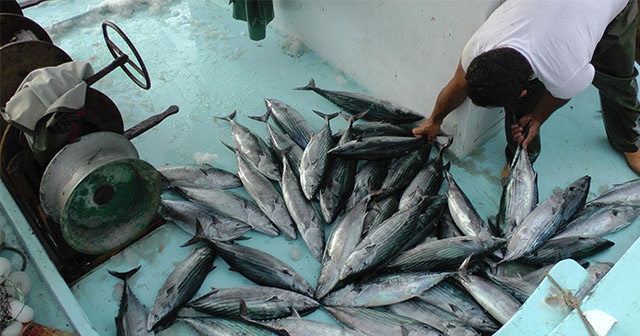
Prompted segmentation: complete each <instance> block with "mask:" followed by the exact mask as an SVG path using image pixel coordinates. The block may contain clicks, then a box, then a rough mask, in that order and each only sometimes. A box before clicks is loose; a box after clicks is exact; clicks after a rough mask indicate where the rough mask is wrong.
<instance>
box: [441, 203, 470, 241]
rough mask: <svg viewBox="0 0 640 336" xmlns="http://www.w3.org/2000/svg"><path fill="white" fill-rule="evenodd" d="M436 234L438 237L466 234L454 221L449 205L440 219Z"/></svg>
mask: <svg viewBox="0 0 640 336" xmlns="http://www.w3.org/2000/svg"><path fill="white" fill-rule="evenodd" d="M436 236H437V237H438V239H445V238H451V237H460V236H464V233H462V231H460V229H458V226H457V225H456V223H455V222H454V221H453V217H452V216H451V212H450V211H449V206H448V205H447V206H446V209H445V210H444V211H443V214H442V217H440V220H439V221H438V224H437V232H436Z"/></svg>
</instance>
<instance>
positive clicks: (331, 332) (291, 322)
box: [241, 307, 366, 336]
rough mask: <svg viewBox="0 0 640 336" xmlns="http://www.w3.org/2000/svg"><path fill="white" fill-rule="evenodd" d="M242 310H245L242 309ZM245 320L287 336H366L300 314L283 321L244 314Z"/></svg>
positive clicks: (294, 313)
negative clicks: (261, 318) (256, 317)
mask: <svg viewBox="0 0 640 336" xmlns="http://www.w3.org/2000/svg"><path fill="white" fill-rule="evenodd" d="M241 309H243V308H242V307H241ZM242 315H243V318H244V319H245V320H246V321H248V322H249V323H252V324H255V325H259V326H262V327H264V328H266V329H269V330H272V331H273V332H275V333H277V334H279V335H287V336H314V335H317V336H366V335H364V334H362V333H360V332H359V331H355V330H352V329H349V328H345V327H343V326H341V325H335V324H329V323H326V322H320V321H314V320H310V319H303V318H301V317H300V315H299V314H298V312H296V311H295V310H294V311H293V315H292V316H289V317H285V318H282V319H272V320H254V319H251V318H250V317H248V316H246V314H244V313H242Z"/></svg>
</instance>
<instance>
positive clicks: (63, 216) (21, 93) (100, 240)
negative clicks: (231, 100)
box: [0, 14, 178, 281]
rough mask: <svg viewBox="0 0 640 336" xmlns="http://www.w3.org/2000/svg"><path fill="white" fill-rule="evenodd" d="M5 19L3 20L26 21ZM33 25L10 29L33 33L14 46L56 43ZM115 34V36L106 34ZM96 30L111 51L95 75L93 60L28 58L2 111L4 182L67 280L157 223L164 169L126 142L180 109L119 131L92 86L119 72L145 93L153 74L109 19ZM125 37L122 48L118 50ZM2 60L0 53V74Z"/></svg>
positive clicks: (113, 112)
mask: <svg viewBox="0 0 640 336" xmlns="http://www.w3.org/2000/svg"><path fill="white" fill-rule="evenodd" d="M2 15H3V19H2V20H4V21H1V22H14V21H16V22H23V21H24V22H28V21H25V20H24V19H15V18H14V17H13V16H11V19H8V20H7V19H4V16H5V15H6V16H7V17H8V15H9V14H2ZM15 16H16V17H19V16H17V15H15ZM9 20H13V21H9ZM18 20H22V21H18ZM23 25H26V24H23ZM37 27H39V26H37V24H35V23H34V24H32V25H30V26H28V28H31V30H32V31H33V32H34V33H32V34H23V33H15V34H14V35H17V36H22V35H26V36H29V37H31V38H28V39H26V40H27V41H28V42H11V43H18V44H19V43H23V44H30V43H33V41H34V38H33V36H35V37H37V38H38V39H42V40H46V42H45V41H39V42H42V43H48V44H49V45H52V44H51V42H50V41H51V40H50V39H49V38H48V36H46V35H45V34H46V33H44V34H43V32H44V30H41V28H37ZM114 31H115V33H116V35H117V36H115V37H116V39H112V36H110V33H113V32H114ZM3 34H4V31H3ZM102 34H103V37H104V40H105V43H106V45H107V48H108V50H109V52H110V54H111V55H112V56H113V61H112V62H111V63H109V64H108V65H107V66H106V67H104V68H103V69H100V70H98V71H96V72H94V70H93V67H92V66H91V64H89V63H87V62H78V61H72V60H71V59H70V58H68V57H67V58H64V57H54V59H53V60H51V61H50V62H49V63H48V64H45V65H46V66H42V65H41V63H42V62H41V63H37V64H36V65H33V64H32V65H31V66H32V67H34V68H35V69H33V70H31V69H30V68H29V70H30V71H25V70H24V69H25V67H23V68H21V70H20V71H18V70H16V71H14V72H15V74H16V75H18V74H20V75H21V81H20V82H19V84H18V85H17V87H16V88H15V89H14V90H12V91H11V92H14V93H13V95H12V96H11V97H10V99H8V100H7V101H6V104H5V101H3V105H2V107H3V108H2V110H1V112H0V114H1V115H2V117H3V119H4V121H6V123H7V125H6V126H5V127H4V132H3V133H4V134H3V137H2V140H1V141H0V166H1V167H2V170H1V174H2V178H3V180H4V182H5V184H6V185H7V188H8V189H9V191H10V192H11V193H12V194H13V195H14V198H15V199H16V200H17V201H18V203H19V205H20V206H21V208H22V209H23V212H24V213H25V214H26V215H27V217H28V219H29V221H30V224H31V225H32V226H33V227H34V229H35V230H34V231H36V232H35V233H36V235H38V237H39V238H40V240H41V241H42V242H43V245H45V246H46V247H48V249H47V250H48V252H49V254H50V257H51V259H52V260H53V261H54V263H56V266H57V267H58V268H59V271H60V273H61V274H62V275H63V276H64V277H66V279H67V280H68V281H73V280H74V279H76V278H78V277H79V276H81V275H82V274H84V272H86V271H88V270H90V269H91V268H92V267H94V266H95V265H97V264H99V263H100V262H101V261H102V260H105V258H107V257H108V256H109V255H110V254H112V253H114V252H116V251H118V250H120V249H122V248H124V247H126V246H127V245H129V244H131V243H133V242H134V241H136V240H138V239H139V238H141V237H142V236H144V235H145V234H146V233H148V232H150V231H151V230H152V229H154V228H155V227H157V226H158V225H159V224H161V223H162V222H163V221H162V217H161V216H160V215H159V214H158V213H157V210H158V208H159V206H160V193H161V191H162V181H161V177H160V174H159V173H158V172H157V171H156V169H155V168H154V167H153V166H152V165H151V164H149V163H147V162H145V161H144V160H141V159H140V158H139V155H138V152H137V150H136V149H135V147H134V145H133V144H132V143H131V142H130V140H131V139H133V138H135V137H136V136H138V135H140V134H142V133H143V132H144V131H146V130H148V129H150V128H151V127H153V126H155V125H157V124H158V123H160V122H161V121H162V120H164V118H166V117H167V116H169V115H172V114H174V113H177V112H178V107H177V106H174V105H172V106H171V107H169V108H168V109H167V110H166V111H165V112H163V113H160V114H157V115H154V116H152V117H150V118H148V119H146V120H144V121H142V122H141V123H139V124H137V125H135V126H133V127H132V128H130V129H128V130H125V129H124V122H123V120H122V116H121V114H120V111H119V110H118V108H117V106H116V105H115V103H114V102H113V101H111V100H110V99H109V98H108V97H107V96H106V95H105V94H103V93H102V92H100V91H98V90H96V89H93V88H92V87H91V85H93V84H94V83H96V82H97V81H99V80H100V79H102V78H103V77H105V76H106V75H107V74H109V73H110V72H112V71H113V70H115V69H116V68H121V69H122V70H123V71H124V72H125V73H126V75H127V76H128V77H129V78H130V79H131V80H132V81H133V82H134V83H135V84H136V85H137V86H139V87H140V88H142V89H144V90H148V89H149V88H150V87H151V82H150V78H149V73H148V71H147V69H146V67H145V65H144V62H143V60H142V58H141V56H140V54H139V53H138V51H137V49H136V48H135V46H134V45H133V43H132V42H131V40H129V38H128V37H127V36H126V35H125V34H124V32H123V31H122V30H121V29H120V28H119V27H118V26H117V25H116V24H115V23H113V22H110V21H105V22H103V23H102ZM111 35H113V34H111ZM14 40H15V39H14ZM114 41H117V43H116V42H114ZM123 42H124V44H126V47H127V48H128V49H124V50H126V52H125V51H123V49H122V48H120V46H119V45H122V44H123ZM2 48H4V46H3V47H2ZM50 48H51V47H50ZM56 48H57V47H53V48H52V49H54V50H57V49H56ZM58 49H59V48H58ZM127 52H128V53H129V54H132V55H133V57H131V58H130V57H129V55H128V54H127ZM2 53H4V50H3V51H0V55H2ZM42 53H45V52H44V51H43V52H42ZM3 57H4V56H3ZM27 58H28V57H27ZM5 64H7V63H5V62H4V58H2V70H3V71H2V73H3V76H4V72H5V68H6V67H5ZM2 82H3V84H4V83H5V81H4V78H3V81H2ZM3 92H4V90H3Z"/></svg>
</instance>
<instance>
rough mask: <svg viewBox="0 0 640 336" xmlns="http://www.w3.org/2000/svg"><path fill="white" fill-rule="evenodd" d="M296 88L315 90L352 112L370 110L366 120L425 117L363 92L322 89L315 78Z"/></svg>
mask: <svg viewBox="0 0 640 336" xmlns="http://www.w3.org/2000/svg"><path fill="white" fill-rule="evenodd" d="M295 90H307V91H313V92H315V93H317V94H319V95H320V96H322V97H324V98H325V99H327V100H328V101H330V102H332V103H333V104H335V105H336V106H338V107H340V108H341V109H343V110H344V111H346V112H349V113H351V114H358V113H362V112H364V111H368V112H367V115H366V116H365V118H364V119H365V120H370V121H385V122H389V123H392V124H403V123H410V122H416V121H419V120H422V118H424V117H423V116H422V115H420V114H418V113H416V112H414V111H412V110H410V109H408V108H406V107H402V106H399V105H397V104H394V103H392V102H390V101H387V100H383V99H378V98H375V97H372V96H370V95H366V94H363V93H358V92H345V91H329V90H323V89H320V88H318V87H317V86H316V83H315V81H314V80H313V78H312V79H311V80H310V81H309V84H307V85H306V86H303V87H298V88H295Z"/></svg>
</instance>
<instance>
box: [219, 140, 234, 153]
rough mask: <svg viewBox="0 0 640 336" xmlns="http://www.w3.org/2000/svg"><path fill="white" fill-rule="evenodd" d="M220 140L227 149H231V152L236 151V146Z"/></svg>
mask: <svg viewBox="0 0 640 336" xmlns="http://www.w3.org/2000/svg"><path fill="white" fill-rule="evenodd" d="M220 142H222V144H223V145H224V146H225V147H227V149H229V150H230V151H232V152H234V153H235V152H236V148H234V147H231V145H229V144H227V143H226V142H224V141H222V140H220Z"/></svg>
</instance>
